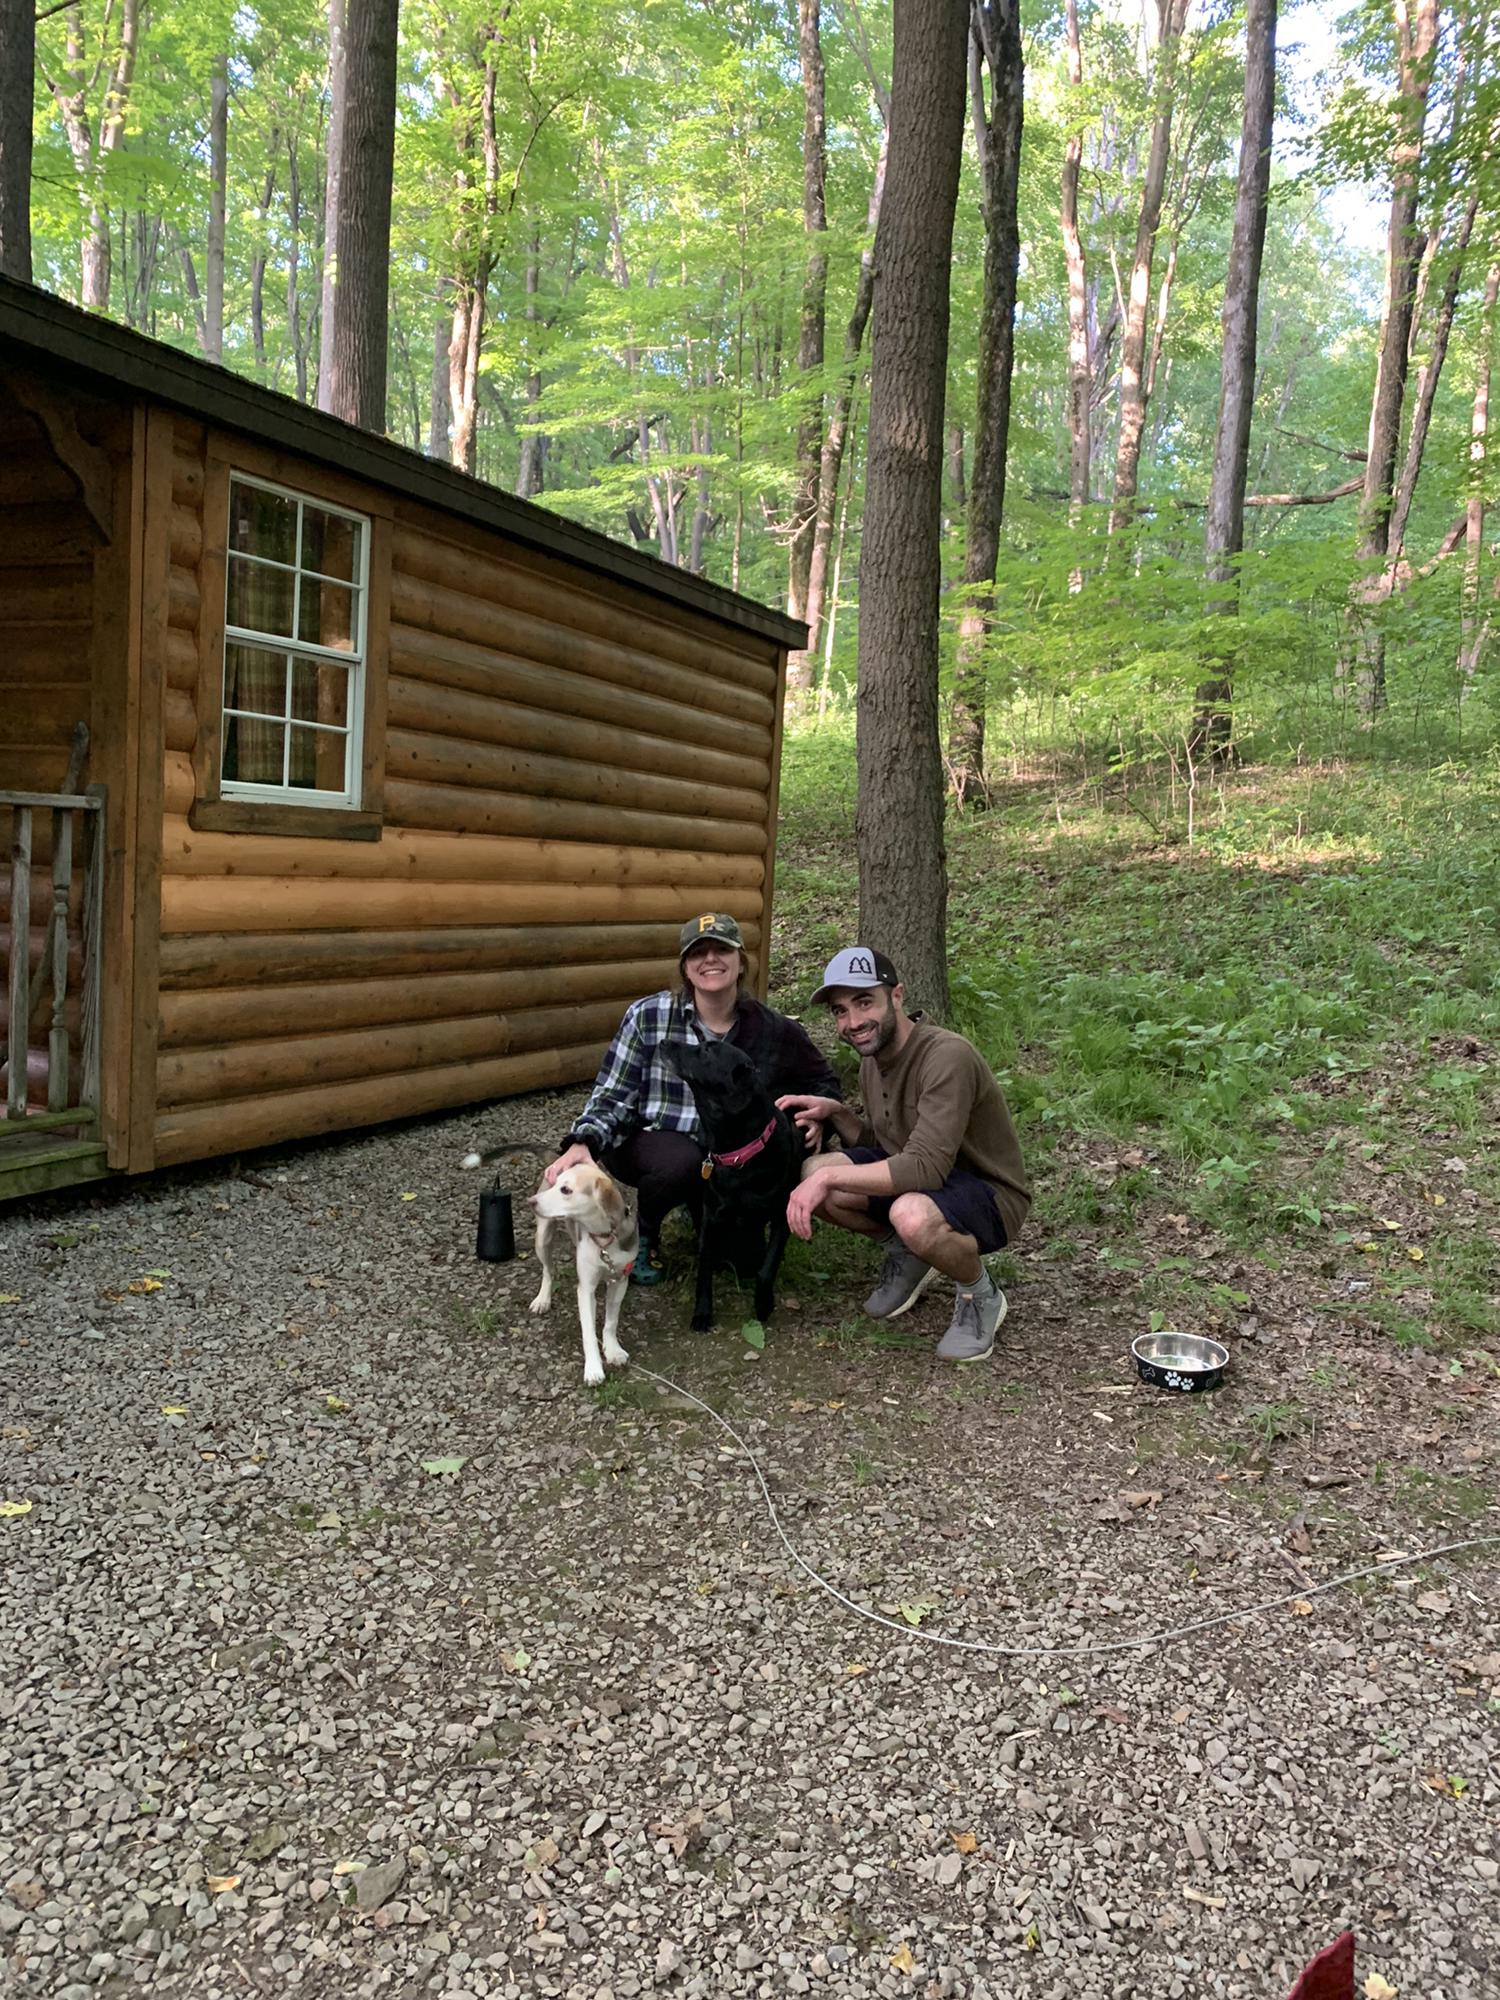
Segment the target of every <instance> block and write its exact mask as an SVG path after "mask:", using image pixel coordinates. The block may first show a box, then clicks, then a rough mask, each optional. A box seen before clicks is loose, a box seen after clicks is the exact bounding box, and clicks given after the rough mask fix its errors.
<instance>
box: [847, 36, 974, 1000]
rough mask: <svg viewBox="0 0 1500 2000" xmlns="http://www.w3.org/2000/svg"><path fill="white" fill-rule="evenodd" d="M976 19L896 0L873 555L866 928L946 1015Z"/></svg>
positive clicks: (869, 526) (869, 531) (863, 707)
mask: <svg viewBox="0 0 1500 2000" xmlns="http://www.w3.org/2000/svg"><path fill="white" fill-rule="evenodd" d="M968 33H969V10H968V0H895V10H894V48H893V54H892V60H891V77H892V87H891V159H890V172H889V182H888V185H887V188H886V192H885V200H884V204H883V206H882V210H881V216H880V231H879V234H878V236H877V239H876V245H875V255H876V263H877V264H878V266H879V269H880V286H881V290H880V311H879V313H878V314H877V316H876V323H875V335H874V347H873V353H872V360H871V386H870V445H869V473H868V482H867V486H866V491H865V514H864V535H863V543H862V552H861V557H860V621H859V702H858V723H857V730H856V748H857V759H858V768H859V805H858V809H857V813H856V821H855V841H856V846H857V848H858V853H859V923H860V936H861V938H862V939H863V941H864V942H865V943H867V944H870V945H873V946H875V947H876V948H877V949H879V950H882V951H886V952H888V953H889V954H890V955H891V956H892V957H893V958H894V959H895V961H896V963H897V964H898V966H899V967H900V968H901V971H902V974H903V976H904V978H905V981H906V986H907V991H908V994H909V996H910V999H911V1001H912V1002H913V1004H914V1005H917V1006H921V1007H925V1008H927V1009H928V1010H929V1011H930V1012H932V1013H933V1014H935V1015H937V1016H938V1017H939V1018H941V1017H942V1016H943V1015H945V1014H946V1012H947V1005H948V966H947V953H946V940H947V908H948V869H947V857H946V854H945V852H944V847H943V761H942V752H941V748H940V744H939V740H938V699H937V696H938V689H937V678H938V590H939V586H940V583H941V553H942V551H941V537H940V532H939V521H940V511H941V507H942V477H943V393H944V388H945V386H946V376H947V357H948V281H949V266H950V263H951V259H952V248H953V211H954V204H955V201H956V199H957V194H958V170H959V159H960V154H961V151H962V146H963V125H964V56H965V48H966V44H967V41H968Z"/></svg>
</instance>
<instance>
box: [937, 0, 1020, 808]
mask: <svg viewBox="0 0 1500 2000" xmlns="http://www.w3.org/2000/svg"><path fill="white" fill-rule="evenodd" d="M986 71H988V73H989V79H990V101H989V103H988V104H986V102H985V94H984V77H985V72H986ZM1025 84H1026V70H1025V60H1024V55H1023V51H1022V46H1021V9H1020V0H974V8H973V25H972V29H971V33H970V41H969V94H970V97H971V99H972V103H973V116H974V138H975V144H976V146H977V148H978V152H979V173H980V189H981V206H982V209H983V213H984V276H983V281H982V284H983V289H982V292H981V296H980V308H979V355H978V378H979V379H978V396H977V407H976V412H975V420H974V470H973V474H972V477H971V478H970V481H969V504H968V510H967V514H968V518H967V522H966V534H965V542H964V591H965V596H964V605H963V609H962V610H961V612H960V613H959V622H958V656H957V664H956V668H955V675H954V686H953V712H952V715H951V717H950V719H949V728H948V769H949V778H948V781H949V784H950V785H951V786H952V788H953V792H954V795H955V797H956V798H957V799H958V802H959V804H960V805H962V804H964V803H965V801H967V800H970V799H973V800H975V801H982V800H983V799H984V798H985V796H986V794H985V787H984V729H985V709H986V706H987V698H988V691H989V675H988V670H987V665H986V660H985V647H986V641H987V639H988V636H989V626H990V601H991V592H992V586H993V584H994V581H995V565H996V563H997V562H998V560H999V556H1000V527H1001V523H1002V521H1003V519H1004V516H1005V459H1006V447H1007V444H1008V441H1009V438H1010V391H1011V375H1012V372H1013V369H1014V363H1015V346H1016V337H1015V327H1016V281H1017V277H1018V275H1019V272H1020V268H1021V226H1020V219H1019V216H1018V212H1017V202H1018V197H1019V193H1020V185H1021V125H1022V118H1023V113H1024V98H1025Z"/></svg>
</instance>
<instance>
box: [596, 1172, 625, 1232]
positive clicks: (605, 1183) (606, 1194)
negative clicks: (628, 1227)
mask: <svg viewBox="0 0 1500 2000" xmlns="http://www.w3.org/2000/svg"><path fill="white" fill-rule="evenodd" d="M599 1206H600V1208H602V1209H603V1211H604V1213H605V1214H606V1215H607V1216H608V1217H609V1226H610V1228H611V1229H618V1228H619V1226H620V1224H621V1223H622V1222H623V1221H624V1220H625V1197H624V1195H623V1194H622V1193H621V1192H620V1187H619V1183H618V1182H617V1181H615V1180H613V1179H612V1178H611V1177H610V1175H608V1174H606V1173H601V1174H600V1176H599Z"/></svg>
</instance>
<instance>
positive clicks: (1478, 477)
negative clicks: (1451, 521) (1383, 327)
mask: <svg viewBox="0 0 1500 2000" xmlns="http://www.w3.org/2000/svg"><path fill="white" fill-rule="evenodd" d="M1497 297H1500V264H1491V266H1490V268H1489V275H1488V276H1487V277H1486V278H1485V281H1484V314H1483V317H1482V318H1481V320H1480V323H1479V359H1478V362H1477V363H1476V365H1475V369H1474V412H1473V416H1472V417H1471V419H1470V422H1469V497H1468V503H1467V505H1466V506H1465V508H1464V595H1463V629H1462V633H1461V635H1460V638H1459V646H1458V671H1459V674H1460V676H1461V677H1462V680H1463V682H1464V684H1468V683H1470V682H1472V681H1473V679H1474V676H1475V674H1476V673H1477V672H1478V670H1479V656H1480V653H1481V651H1482V650H1483V647H1484V634H1485V630H1486V625H1487V622H1488V621H1487V620H1483V619H1481V617H1480V615H1479V558H1480V554H1481V551H1482V549H1483V547H1484V469H1485V456H1486V454H1487V452H1488V450H1489V432H1490V371H1491V366H1492V363H1493V359H1494V347H1495V300H1496V298H1497Z"/></svg>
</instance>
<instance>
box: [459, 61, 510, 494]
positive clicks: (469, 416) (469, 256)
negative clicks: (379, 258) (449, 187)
mask: <svg viewBox="0 0 1500 2000" xmlns="http://www.w3.org/2000/svg"><path fill="white" fill-rule="evenodd" d="M497 81H498V79H497V73H496V69H495V63H494V58H493V52H492V51H491V52H489V53H487V55H486V57H485V61H484V68H483V83H482V86H481V89H480V99H479V106H480V109H479V127H480V129H479V150H480V160H481V163H482V165H481V179H480V185H479V190H478V194H477V198H476V199H474V200H473V201H472V203H471V204H470V206H469V213H468V218H467V221H466V222H465V223H463V224H461V226H460V236H461V240H460V258H459V262H460V264H461V266H463V268H460V270H459V271H458V272H457V273H456V274H455V276H454V278H453V280H452V282H451V284H450V286H449V289H450V291H451V292H452V294H453V337H452V339H451V340H450V341H449V343H448V401H449V406H450V408H451V409H452V412H453V443H452V451H451V456H452V460H453V463H454V464H455V465H456V466H457V467H458V468H459V469H460V471H462V472H473V471H474V470H475V468H476V464H477V455H478V428H479V357H480V353H481V351H482V349H483V346H484V319H485V311H486V308H487V306H488V302H489V288H490V273H491V271H492V270H493V269H494V264H495V258H494V251H493V249H492V247H491V242H490V225H491V223H492V221H493V219H494V215H495V203H496V200H497V196H498V188H499V179H500V142H499V137H498V134H497V130H496V125H495V91H496V84H497ZM465 150H466V151H467V150H468V149H467V148H466V149H465ZM458 185H459V191H460V196H461V197H462V195H463V194H464V193H465V192H466V191H469V190H470V189H471V188H472V181H471V177H470V172H469V167H468V165H467V162H466V161H465V162H463V163H461V164H460V167H459V174H458Z"/></svg>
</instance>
